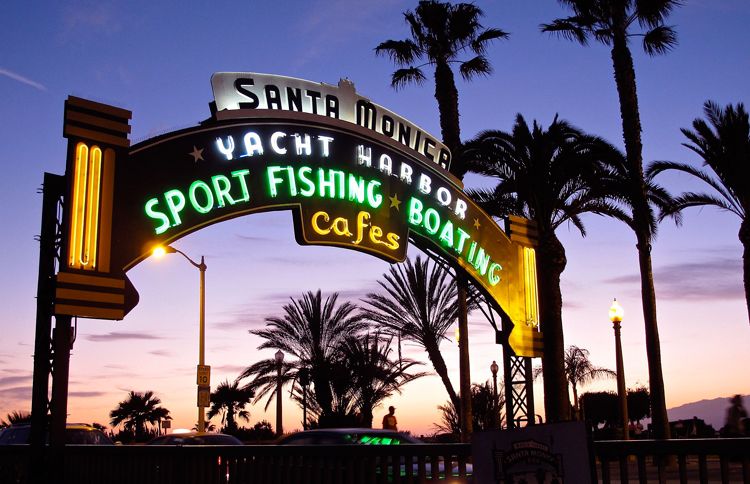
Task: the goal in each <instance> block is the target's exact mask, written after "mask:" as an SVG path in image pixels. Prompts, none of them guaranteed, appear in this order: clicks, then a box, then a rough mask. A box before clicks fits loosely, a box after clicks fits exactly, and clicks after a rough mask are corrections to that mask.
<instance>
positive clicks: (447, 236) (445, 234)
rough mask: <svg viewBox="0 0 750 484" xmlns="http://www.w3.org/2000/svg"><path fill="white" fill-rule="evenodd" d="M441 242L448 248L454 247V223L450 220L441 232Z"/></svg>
mask: <svg viewBox="0 0 750 484" xmlns="http://www.w3.org/2000/svg"><path fill="white" fill-rule="evenodd" d="M440 242H442V243H443V244H445V245H446V246H447V247H453V222H451V221H450V220H448V221H447V222H445V226H443V230H441V231H440Z"/></svg>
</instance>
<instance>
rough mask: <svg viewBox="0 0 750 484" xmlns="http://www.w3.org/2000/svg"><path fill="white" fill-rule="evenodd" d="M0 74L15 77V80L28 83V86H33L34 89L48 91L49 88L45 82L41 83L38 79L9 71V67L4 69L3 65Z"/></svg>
mask: <svg viewBox="0 0 750 484" xmlns="http://www.w3.org/2000/svg"><path fill="white" fill-rule="evenodd" d="M0 76H5V77H8V78H10V79H13V80H14V81H18V82H20V83H21V84H26V85H27V86H31V87H33V88H34V89H38V90H40V91H46V90H47V88H46V87H45V86H44V85H43V84H40V83H38V82H36V81H32V80H31V79H29V78H28V77H24V76H22V75H20V74H16V73H15V72H13V71H9V70H7V69H3V68H2V67H0Z"/></svg>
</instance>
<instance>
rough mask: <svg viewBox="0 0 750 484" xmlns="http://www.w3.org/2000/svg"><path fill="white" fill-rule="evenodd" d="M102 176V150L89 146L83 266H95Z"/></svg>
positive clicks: (88, 267) (90, 267)
mask: <svg viewBox="0 0 750 484" xmlns="http://www.w3.org/2000/svg"><path fill="white" fill-rule="evenodd" d="M101 177H102V150H101V148H99V147H98V146H94V147H93V148H91V154H90V156H89V176H88V187H87V188H86V194H87V195H88V196H87V198H86V227H85V229H86V230H85V245H84V246H83V249H84V250H83V251H82V252H83V254H82V256H83V257H82V258H81V264H82V265H83V266H84V268H87V269H94V268H95V267H96V248H97V247H96V241H97V236H98V232H99V195H100V189H101Z"/></svg>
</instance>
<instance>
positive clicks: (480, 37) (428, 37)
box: [375, 0, 509, 440]
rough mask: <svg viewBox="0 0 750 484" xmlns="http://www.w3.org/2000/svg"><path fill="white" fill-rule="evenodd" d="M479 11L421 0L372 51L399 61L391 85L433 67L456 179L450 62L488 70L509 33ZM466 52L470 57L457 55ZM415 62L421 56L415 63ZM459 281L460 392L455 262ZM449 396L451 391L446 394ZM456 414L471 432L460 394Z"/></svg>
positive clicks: (464, 364)
mask: <svg viewBox="0 0 750 484" xmlns="http://www.w3.org/2000/svg"><path fill="white" fill-rule="evenodd" d="M483 15H484V13H483V12H482V10H481V9H480V8H479V7H477V6H476V5H474V4H471V3H458V4H455V5H453V4H450V3H443V2H437V1H434V0H422V1H420V2H419V5H417V8H416V9H415V10H414V12H411V11H410V12H405V13H404V19H405V20H406V23H408V24H409V28H410V30H411V38H409V39H406V40H386V41H385V42H382V43H381V44H380V45H378V46H377V47H376V48H375V53H376V54H380V55H387V56H388V57H390V58H391V60H392V61H393V62H394V63H395V64H396V65H397V66H399V67H400V69H398V70H396V71H395V72H394V73H393V75H392V76H391V86H393V87H394V88H396V89H398V88H400V87H404V86H405V85H406V84H408V83H415V84H422V83H423V82H424V81H425V80H426V76H425V74H424V72H423V71H422V68H423V67H427V66H429V67H431V68H434V71H433V77H434V80H435V99H436V100H437V103H438V112H439V114H440V132H441V135H442V137H443V142H444V143H445V145H446V146H447V147H448V149H450V150H451V152H452V153H453V155H454V157H455V158H456V159H454V160H453V161H452V163H451V168H450V169H451V172H452V173H453V174H454V175H456V176H457V177H458V178H459V179H462V178H463V176H464V174H465V173H466V167H465V166H464V163H463V161H462V160H461V159H460V157H459V156H457V155H458V154H459V152H460V149H461V127H460V122H459V110H458V89H457V88H456V81H455V76H454V74H453V68H452V67H451V64H458V71H459V73H460V74H461V77H463V78H464V79H465V80H467V81H468V80H471V79H472V78H474V77H476V76H485V75H489V74H490V73H491V72H492V66H491V65H490V63H489V60H488V59H487V58H486V57H485V53H486V50H487V47H488V45H489V44H490V43H491V42H492V41H493V40H495V39H505V38H507V37H508V36H509V34H508V33H507V32H504V31H502V30H500V29H496V28H484V27H483V26H482V24H481V23H480V19H481V18H482V16H483ZM464 54H469V57H470V58H469V59H466V60H464V59H463V58H462V56H463V55H464ZM417 62H422V63H421V64H419V65H415V64H417ZM456 279H457V280H456V284H457V286H458V293H457V297H458V306H459V312H458V327H459V331H460V333H461V334H462V335H464V337H463V338H461V341H459V345H458V349H459V360H460V361H459V363H460V378H461V392H462V393H463V394H466V395H468V394H469V393H470V392H471V375H470V373H469V323H468V312H469V309H468V305H467V294H468V290H469V289H468V282H467V280H466V277H465V276H464V275H463V273H462V272H461V269H460V268H459V267H456ZM451 401H453V397H451ZM461 418H462V422H463V429H464V432H463V434H462V437H463V439H464V440H468V436H469V435H470V434H471V422H472V418H471V399H470V398H466V399H464V403H463V407H462V412H461Z"/></svg>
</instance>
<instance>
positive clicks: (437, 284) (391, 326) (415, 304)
mask: <svg viewBox="0 0 750 484" xmlns="http://www.w3.org/2000/svg"><path fill="white" fill-rule="evenodd" d="M378 285H380V287H381V289H382V291H383V292H381V293H370V294H368V295H367V297H366V299H365V300H364V301H363V302H364V303H365V304H366V305H367V307H365V308H364V309H363V310H362V314H363V316H364V317H366V318H367V319H370V320H372V321H373V322H375V323H376V324H377V325H379V326H380V327H382V328H383V329H384V330H385V331H387V332H389V333H391V334H393V335H399V336H400V337H401V338H403V339H405V340H408V341H413V342H415V343H417V344H418V345H419V346H421V347H422V348H424V350H425V351H426V352H427V356H428V357H429V359H430V361H431V362H432V366H433V367H434V368H435V372H436V373H437V374H438V376H439V377H440V379H441V380H442V382H443V386H445V389H446V391H447V392H448V396H449V397H450V400H451V402H452V403H453V405H455V406H456V408H461V403H460V401H459V398H458V395H457V394H456V391H455V390H454V389H453V384H452V383H451V381H450V378H448V367H447V366H446V365H445V360H444V359H443V354H442V353H441V352H440V343H441V342H442V341H443V340H444V339H447V338H446V336H445V333H446V332H447V331H448V329H449V328H450V327H451V326H452V325H453V323H454V322H455V321H456V317H457V316H458V311H459V308H458V300H457V299H458V298H457V289H456V285H454V284H452V281H451V280H450V275H449V274H448V271H446V270H445V269H443V268H442V267H441V266H439V265H437V264H434V263H432V264H431V263H430V262H429V259H424V260H423V259H421V258H420V257H417V259H416V261H414V262H412V261H411V259H407V260H406V261H405V262H403V263H401V264H397V265H393V266H391V267H390V269H389V270H388V272H386V273H385V274H383V280H380V281H378Z"/></svg>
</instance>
